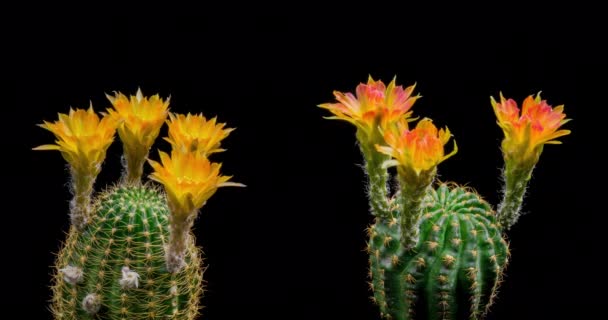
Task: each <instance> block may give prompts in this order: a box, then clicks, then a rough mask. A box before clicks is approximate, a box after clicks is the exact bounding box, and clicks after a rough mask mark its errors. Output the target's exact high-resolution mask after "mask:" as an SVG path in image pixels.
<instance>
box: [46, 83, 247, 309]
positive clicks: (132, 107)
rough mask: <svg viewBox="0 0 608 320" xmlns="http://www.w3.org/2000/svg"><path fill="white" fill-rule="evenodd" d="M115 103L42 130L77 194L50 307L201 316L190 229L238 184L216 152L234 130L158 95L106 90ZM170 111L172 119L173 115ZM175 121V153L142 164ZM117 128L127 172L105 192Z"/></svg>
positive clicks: (198, 264) (196, 253)
mask: <svg viewBox="0 0 608 320" xmlns="http://www.w3.org/2000/svg"><path fill="white" fill-rule="evenodd" d="M108 99H109V100H110V102H111V103H112V106H113V108H112V109H108V113H107V114H104V116H103V118H102V119H100V118H99V116H98V115H97V114H96V113H95V112H94V111H93V108H92V107H90V108H89V109H88V110H82V109H77V110H70V112H69V114H59V120H57V121H55V122H54V123H51V122H45V123H44V124H42V125H40V126H41V127H43V128H45V129H47V130H49V131H51V132H52V133H53V134H54V135H55V136H56V138H57V141H56V144H54V145H43V146H40V147H37V148H35V149H36V150H58V151H60V152H61V154H62V156H63V157H64V159H65V160H66V161H67V162H68V164H69V168H70V173H71V179H72V180H71V182H72V183H71V189H72V193H73V196H74V198H73V200H72V202H71V203H70V218H71V226H70V230H69V232H68V236H67V240H66V241H65V243H64V246H63V248H62V249H61V251H60V252H59V255H58V257H57V261H56V270H55V276H54V283H53V287H52V288H53V299H52V305H51V309H52V311H53V314H54V317H55V318H56V319H112V320H114V319H125V320H126V319H128V320H133V319H157V318H162V319H194V318H195V317H196V316H197V315H198V314H199V312H200V309H201V307H200V305H199V301H200V298H201V295H202V292H203V278H202V276H203V266H202V257H201V251H200V249H199V248H197V247H196V245H195V242H194V237H193V235H192V232H191V227H192V224H193V222H194V219H195V218H196V215H197V212H198V210H199V209H200V208H201V207H202V206H203V205H204V203H205V202H206V200H207V199H209V197H211V196H212V195H213V193H215V191H216V190H217V188H218V187H222V186H228V185H232V186H238V185H240V184H237V183H231V182H228V180H229V179H230V177H228V176H221V175H220V173H219V169H220V164H217V163H211V162H210V161H209V160H208V158H207V157H208V155H210V154H211V153H214V152H219V151H223V150H222V149H220V148H219V146H220V141H221V140H222V139H223V138H225V137H226V136H227V135H228V134H229V133H230V131H231V130H232V129H228V128H224V124H222V123H216V119H215V118H213V119H210V120H208V119H206V118H205V117H203V116H202V115H191V114H188V115H187V116H186V115H175V114H169V110H168V106H169V101H168V99H167V100H163V99H161V98H160V97H159V96H158V95H154V96H152V97H149V98H148V97H144V96H143V95H142V93H141V91H140V90H138V91H137V94H136V95H134V96H131V97H126V96H125V95H123V94H120V93H117V94H116V95H115V96H108ZM168 114H169V116H170V120H168V121H167V120H166V117H167V115H168ZM165 122H167V124H168V127H169V130H168V131H169V137H167V138H165V139H166V140H168V141H169V143H170V144H171V146H172V152H171V155H168V154H166V153H163V152H161V153H160V155H161V163H158V162H155V161H152V160H148V161H149V162H150V164H151V165H152V167H153V168H154V172H153V173H152V174H151V176H150V177H151V179H152V180H156V181H158V182H160V183H161V184H163V186H164V191H163V190H162V189H161V188H159V187H157V186H155V185H153V184H152V183H150V182H147V183H145V184H144V183H142V181H141V176H142V174H143V169H144V164H145V162H146V159H147V157H148V153H149V150H150V148H151V147H152V144H153V143H154V141H155V139H156V137H157V136H158V134H159V131H160V129H161V127H162V125H163V124H164V123H165ZM116 130H118V133H119V136H120V138H121V140H122V142H123V150H124V157H123V164H124V167H125V171H124V172H123V177H122V179H121V181H120V182H119V183H118V184H117V185H115V186H113V187H110V188H108V190H106V191H103V192H101V193H99V194H97V195H94V194H93V184H94V181H95V179H96V177H97V175H98V174H99V172H100V170H101V165H102V163H103V161H104V158H105V154H106V150H107V148H108V147H109V145H110V144H111V143H112V141H113V139H114V135H115V131H116Z"/></svg>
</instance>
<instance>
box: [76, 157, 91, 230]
mask: <svg viewBox="0 0 608 320" xmlns="http://www.w3.org/2000/svg"><path fill="white" fill-rule="evenodd" d="M71 174H72V186H71V188H72V193H73V195H74V197H73V198H72V201H70V222H71V223H72V225H73V226H74V227H75V228H76V230H79V231H81V230H82V229H84V227H85V226H86V225H87V223H88V222H89V219H90V218H91V212H92V208H91V195H92V193H93V184H94V183H95V175H91V174H90V173H84V172H79V171H77V170H74V169H73V168H72V169H71Z"/></svg>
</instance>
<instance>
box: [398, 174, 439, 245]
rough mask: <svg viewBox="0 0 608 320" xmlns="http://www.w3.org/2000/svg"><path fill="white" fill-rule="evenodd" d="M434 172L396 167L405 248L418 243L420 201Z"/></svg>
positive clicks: (420, 214)
mask: <svg viewBox="0 0 608 320" xmlns="http://www.w3.org/2000/svg"><path fill="white" fill-rule="evenodd" d="M436 172H437V170H436V169H432V170H429V171H421V172H420V173H416V172H414V171H413V170H411V169H409V168H404V167H402V166H399V167H397V173H398V177H399V185H400V187H401V190H400V193H399V201H400V204H401V242H402V244H403V247H404V249H405V250H410V249H412V248H414V247H415V246H416V245H417V244H418V238H419V237H418V233H419V224H420V218H421V217H422V207H421V203H422V200H423V199H424V196H425V195H426V192H427V189H428V188H429V186H430V185H431V183H432V182H433V178H434V177H435V173H436Z"/></svg>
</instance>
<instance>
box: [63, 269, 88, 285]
mask: <svg viewBox="0 0 608 320" xmlns="http://www.w3.org/2000/svg"><path fill="white" fill-rule="evenodd" d="M59 272H61V273H62V274H63V280H64V281H65V282H67V283H69V284H71V285H76V284H78V283H81V282H82V280H83V278H84V273H83V272H82V269H80V268H79V267H74V266H70V265H68V266H66V267H65V268H62V269H59Z"/></svg>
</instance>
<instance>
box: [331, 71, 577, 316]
mask: <svg viewBox="0 0 608 320" xmlns="http://www.w3.org/2000/svg"><path fill="white" fill-rule="evenodd" d="M413 90H414V86H410V87H408V88H405V89H404V88H402V87H401V86H396V84H395V79H393V81H392V82H390V83H389V84H388V85H387V86H385V85H384V83H382V81H375V80H373V79H372V78H371V77H370V78H369V80H368V82H367V83H366V84H360V85H359V86H358V87H357V89H356V95H354V94H351V93H346V94H344V93H341V92H337V91H336V92H334V95H335V97H336V100H337V103H326V104H321V105H319V107H321V108H324V109H328V110H329V111H331V112H332V113H333V114H334V116H333V117H330V119H338V120H345V121H348V122H350V123H352V124H354V125H355V126H356V127H357V135H356V136H357V140H358V142H359V145H360V147H361V152H362V154H363V158H364V159H365V170H366V172H367V175H368V181H369V186H368V190H369V193H368V195H369V202H370V208H371V213H372V215H373V216H374V222H373V224H372V225H371V226H370V227H369V228H368V234H369V241H368V246H367V252H368V253H369V264H370V272H369V276H370V279H371V281H370V288H371V290H372V291H373V296H372V300H373V301H375V302H376V304H377V305H378V307H379V309H380V314H381V315H382V316H383V317H384V318H386V319H395V320H411V319H442V320H452V319H481V318H483V317H484V315H485V314H486V313H487V311H488V310H489V307H490V305H491V304H492V302H493V300H494V298H495V296H496V293H497V288H498V286H499V284H500V282H501V279H502V275H503V272H504V270H505V268H506V265H507V262H508V259H509V247H508V244H507V242H506V240H505V235H504V232H505V229H508V228H509V227H511V226H512V225H513V224H514V223H515V222H516V221H517V218H518V216H519V214H520V209H521V205H522V202H523V196H524V193H525V189H526V186H527V184H528V182H529V180H530V176H531V173H532V170H533V168H534V166H535V165H536V163H537V162H538V159H539V157H540V153H541V152H542V148H543V145H544V144H547V143H558V142H557V141H555V140H554V139H555V138H557V137H560V136H563V135H566V134H569V133H570V132H569V131H568V130H558V129H559V127H560V126H561V125H563V124H564V123H566V122H567V121H568V120H567V119H564V118H565V114H563V112H562V111H563V106H558V107H556V108H554V109H552V108H551V107H550V106H549V105H548V104H547V103H546V102H545V101H544V100H541V99H540V96H539V95H537V96H536V98H533V97H528V98H527V99H526V101H524V107H523V111H522V114H521V116H520V110H519V109H518V108H517V105H516V103H515V102H514V101H513V100H506V99H504V97H502V95H501V102H500V103H497V102H496V101H494V99H492V105H493V107H494V110H495V113H496V115H497V118H498V124H499V126H500V127H501V128H502V129H503V131H504V133H505V139H504V140H503V143H502V151H503V155H504V159H505V163H506V169H505V170H504V177H503V181H505V183H506V184H505V187H504V198H503V201H502V203H501V204H500V205H499V206H498V207H499V209H498V213H496V212H495V211H494V210H492V207H491V206H490V205H489V204H488V203H487V202H485V201H484V200H483V199H481V197H480V196H478V195H477V194H476V193H475V192H473V191H470V190H468V189H466V188H464V187H461V186H458V185H457V184H445V183H442V184H439V185H438V186H437V187H436V188H435V187H433V181H434V178H435V175H436V171H437V165H438V164H439V163H441V162H442V161H444V160H445V159H447V158H448V157H450V156H451V155H453V154H454V153H456V151H457V147H456V144H455V143H454V150H453V151H452V153H450V154H448V155H445V154H444V145H445V144H446V143H447V142H448V140H449V139H450V137H451V134H450V132H449V130H448V129H447V128H445V129H441V130H438V129H437V128H436V127H435V126H434V125H433V124H432V122H431V120H430V119H422V120H420V121H419V122H418V123H417V125H416V127H415V128H410V124H409V122H412V119H411V118H410V115H411V112H410V111H409V110H410V109H411V107H412V105H413V104H414V102H415V101H416V100H417V99H418V98H419V96H412V92H413ZM393 166H394V167H396V168H397V179H396V180H397V182H398V184H397V188H396V192H395V193H394V194H393V195H391V192H390V189H389V188H388V186H387V181H388V180H389V174H388V171H387V168H389V167H393Z"/></svg>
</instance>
